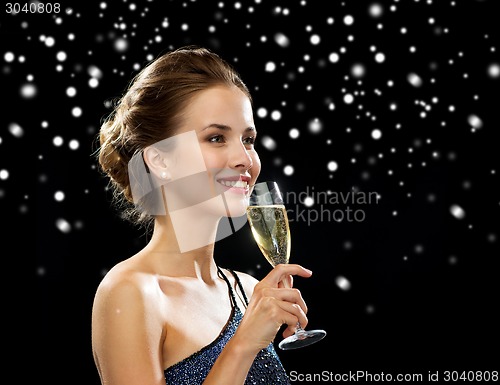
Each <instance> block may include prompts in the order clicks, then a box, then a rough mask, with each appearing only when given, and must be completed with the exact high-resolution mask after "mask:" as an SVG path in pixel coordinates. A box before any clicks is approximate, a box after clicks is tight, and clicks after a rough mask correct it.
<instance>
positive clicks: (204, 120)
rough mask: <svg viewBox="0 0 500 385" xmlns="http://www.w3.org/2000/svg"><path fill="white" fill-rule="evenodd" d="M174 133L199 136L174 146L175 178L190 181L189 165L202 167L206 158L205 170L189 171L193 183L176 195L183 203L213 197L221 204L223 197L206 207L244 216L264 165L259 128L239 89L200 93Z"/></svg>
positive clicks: (220, 88) (196, 201) (250, 107)
mask: <svg viewBox="0 0 500 385" xmlns="http://www.w3.org/2000/svg"><path fill="white" fill-rule="evenodd" d="M191 133H192V134H193V135H191ZM176 134H177V135H176V136H178V137H179V138H181V137H186V138H189V137H190V136H191V137H192V138H197V143H196V145H195V146H193V143H190V144H189V145H181V146H176V148H177V149H179V150H180V151H176V153H177V154H176V156H175V159H176V160H175V167H172V173H171V174H172V175H171V176H172V178H173V179H174V180H175V179H179V178H183V179H184V180H188V179H186V178H185V177H184V176H185V170H186V167H188V168H190V169H191V170H201V167H198V166H199V164H200V163H202V161H201V160H200V161H197V160H196V159H197V158H200V159H201V158H202V160H203V162H204V165H203V166H204V167H203V168H204V170H203V172H198V173H196V171H190V172H189V174H190V175H191V176H190V179H189V180H190V181H189V183H185V184H184V185H183V187H182V189H181V190H182V192H181V190H178V192H179V194H177V195H178V196H177V197H178V198H182V200H183V201H184V204H189V203H188V202H192V203H193V204H196V203H199V202H205V201H208V200H211V199H213V201H214V203H217V198H219V199H218V200H219V201H221V202H222V203H223V206H221V205H220V204H214V205H208V206H209V207H212V209H215V210H217V212H218V213H219V214H221V213H220V211H221V208H222V209H224V211H227V212H225V213H222V215H226V216H241V215H243V214H244V213H245V210H246V206H247V205H248V192H249V187H250V186H252V185H253V184H255V181H256V180H257V177H258V176H259V173H260V169H261V164H260V159H259V156H258V154H257V151H256V150H255V148H254V144H255V140H256V135H257V132H256V130H255V124H254V121H253V112H252V106H251V103H250V100H249V99H248V97H247V96H246V95H245V94H244V93H243V92H242V91H241V90H240V89H239V88H237V87H227V86H216V87H213V88H210V89H207V90H204V91H201V92H200V93H198V94H197V95H196V96H194V97H193V99H192V100H191V101H190V103H189V104H188V106H187V108H186V109H185V111H184V115H183V126H182V127H181V128H180V130H178V131H177V133H176ZM179 134H186V135H179ZM192 141H194V139H193V140H192ZM192 141H191V140H190V142H192ZM186 149H188V150H186ZM199 152H201V155H200V156H199V157H198V154H199ZM181 195H182V197H181ZM221 197H222V200H221V199H220V198H221ZM167 202H168V199H167ZM219 203H220V202H219ZM167 204H168V203H167ZM169 206H170V204H169Z"/></svg>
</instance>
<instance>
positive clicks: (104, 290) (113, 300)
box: [94, 261, 148, 310]
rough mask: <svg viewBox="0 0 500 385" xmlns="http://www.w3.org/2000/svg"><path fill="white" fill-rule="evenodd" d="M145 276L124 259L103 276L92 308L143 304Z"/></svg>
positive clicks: (146, 284)
mask: <svg viewBox="0 0 500 385" xmlns="http://www.w3.org/2000/svg"><path fill="white" fill-rule="evenodd" d="M147 282H148V278H147V276H146V275H145V274H144V273H142V272H141V271H138V270H136V269H134V268H132V267H131V266H130V264H128V263H127V262H126V261H124V262H121V263H119V264H117V265H115V266H114V267H113V268H111V269H110V270H109V271H108V273H107V274H106V275H105V276H104V278H103V279H102V281H101V282H100V284H99V286H98V287H97V291H96V294H95V299H94V310H97V309H99V308H102V309H103V310H104V309H106V308H107V309H111V308H117V307H119V308H122V307H123V306H127V307H128V308H131V307H136V306H137V307H140V306H142V307H143V306H144V302H145V296H146V293H147V290H146V288H147V286H148V283H147Z"/></svg>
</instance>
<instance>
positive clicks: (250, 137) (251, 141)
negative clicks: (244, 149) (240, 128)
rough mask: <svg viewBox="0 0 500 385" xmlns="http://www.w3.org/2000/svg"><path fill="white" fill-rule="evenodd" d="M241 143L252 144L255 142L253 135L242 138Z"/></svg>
mask: <svg viewBox="0 0 500 385" xmlns="http://www.w3.org/2000/svg"><path fill="white" fill-rule="evenodd" d="M243 144H245V145H251V146H253V145H254V144H255V136H249V137H247V138H244V139H243Z"/></svg>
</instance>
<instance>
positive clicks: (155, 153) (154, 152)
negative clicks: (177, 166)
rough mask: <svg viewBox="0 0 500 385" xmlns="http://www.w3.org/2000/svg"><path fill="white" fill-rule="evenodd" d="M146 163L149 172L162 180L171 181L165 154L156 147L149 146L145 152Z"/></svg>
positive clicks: (143, 153)
mask: <svg viewBox="0 0 500 385" xmlns="http://www.w3.org/2000/svg"><path fill="white" fill-rule="evenodd" d="M142 156H143V157H144V162H145V163H146V165H147V166H148V169H149V172H150V173H151V174H153V175H154V176H155V177H156V178H158V179H160V180H164V181H167V180H170V179H171V176H170V171H169V170H168V167H167V162H166V161H165V158H164V154H163V153H162V152H161V151H160V150H158V149H157V148H156V147H153V146H148V147H146V148H145V149H144V150H143V152H142Z"/></svg>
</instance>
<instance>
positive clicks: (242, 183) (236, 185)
mask: <svg viewBox="0 0 500 385" xmlns="http://www.w3.org/2000/svg"><path fill="white" fill-rule="evenodd" d="M217 182H218V183H220V184H221V185H223V186H224V187H226V188H229V189H234V190H236V191H240V192H243V193H244V192H246V191H248V182H250V177H248V176H246V175H235V176H228V177H225V178H220V179H217Z"/></svg>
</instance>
